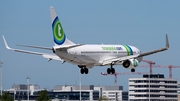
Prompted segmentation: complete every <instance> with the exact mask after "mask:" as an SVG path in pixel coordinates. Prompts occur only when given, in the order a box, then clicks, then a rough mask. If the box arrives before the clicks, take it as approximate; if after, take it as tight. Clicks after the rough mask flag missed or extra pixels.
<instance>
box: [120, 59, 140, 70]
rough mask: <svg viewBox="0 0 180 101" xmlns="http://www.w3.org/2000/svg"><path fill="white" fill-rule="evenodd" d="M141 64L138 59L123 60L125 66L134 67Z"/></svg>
mask: <svg viewBox="0 0 180 101" xmlns="http://www.w3.org/2000/svg"><path fill="white" fill-rule="evenodd" d="M138 64H139V61H138V60H137V59H128V60H125V61H124V62H123V64H122V65H123V66H124V68H134V67H137V66H138Z"/></svg>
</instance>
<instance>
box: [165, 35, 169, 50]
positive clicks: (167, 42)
mask: <svg viewBox="0 0 180 101" xmlns="http://www.w3.org/2000/svg"><path fill="white" fill-rule="evenodd" d="M166 48H169V41H168V35H167V34H166Z"/></svg>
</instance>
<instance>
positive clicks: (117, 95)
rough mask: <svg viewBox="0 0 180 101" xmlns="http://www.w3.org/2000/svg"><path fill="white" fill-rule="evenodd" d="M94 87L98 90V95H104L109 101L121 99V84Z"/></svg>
mask: <svg viewBox="0 0 180 101" xmlns="http://www.w3.org/2000/svg"><path fill="white" fill-rule="evenodd" d="M94 89H95V90H98V91H99V92H100V93H99V94H100V95H99V96H101V97H106V98H108V100H110V101H122V99H123V98H122V97H123V96H122V92H123V87H122V86H101V87H94ZM124 94H125V93H124ZM126 94H127V93H126ZM127 95H128V94H127Z"/></svg>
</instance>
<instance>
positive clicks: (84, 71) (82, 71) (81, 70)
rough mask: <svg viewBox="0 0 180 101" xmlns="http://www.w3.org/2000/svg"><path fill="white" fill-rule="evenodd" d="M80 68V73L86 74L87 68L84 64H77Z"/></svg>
mask: <svg viewBox="0 0 180 101" xmlns="http://www.w3.org/2000/svg"><path fill="white" fill-rule="evenodd" d="M78 67H79V68H80V73H81V74H88V72H89V69H87V68H86V66H78Z"/></svg>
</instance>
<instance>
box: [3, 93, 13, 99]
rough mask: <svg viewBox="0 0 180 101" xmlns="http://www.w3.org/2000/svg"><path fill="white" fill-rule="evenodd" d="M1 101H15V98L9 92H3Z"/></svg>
mask: <svg viewBox="0 0 180 101" xmlns="http://www.w3.org/2000/svg"><path fill="white" fill-rule="evenodd" d="M0 100H1V101H13V97H12V96H10V95H9V92H3V94H2V95H1V96H0Z"/></svg>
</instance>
